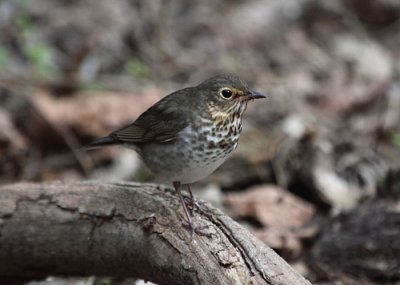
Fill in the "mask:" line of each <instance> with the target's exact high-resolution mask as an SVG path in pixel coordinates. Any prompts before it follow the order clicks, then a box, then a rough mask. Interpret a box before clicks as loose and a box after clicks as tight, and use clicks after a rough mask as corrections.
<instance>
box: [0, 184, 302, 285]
mask: <svg viewBox="0 0 400 285" xmlns="http://www.w3.org/2000/svg"><path fill="white" fill-rule="evenodd" d="M186 198H187V197H186ZM194 216H195V218H194V221H195V222H196V225H197V226H198V227H199V229H200V233H198V234H195V235H193V236H191V233H190V230H188V228H187V227H185V226H184V224H186V223H185V222H183V223H182V220H184V214H183V211H182V209H181V207H180V206H179V204H178V199H177V198H176V196H175V193H174V192H173V191H172V190H171V189H169V188H166V187H164V186H160V185H155V184H135V183H100V182H91V181H89V182H77V183H70V184H68V183H50V184H34V183H19V184H12V185H5V186H2V187H0V276H2V277H3V278H13V277H21V276H23V277H29V278H31V277H33V278H38V277H45V276H48V275H68V276H84V275H99V276H118V277H139V278H143V279H145V280H149V281H153V282H156V283H159V284H282V285H283V284H285V285H292V284H293V285H297V284H299V285H300V284H310V283H309V282H308V281H306V280H305V279H304V278H303V277H302V276H300V275H299V274H298V273H296V272H295V271H294V270H293V269H292V268H291V267H290V266H289V265H288V264H287V263H286V262H285V261H283V259H281V258H280V257H279V256H278V255H277V254H276V253H275V252H274V251H273V250H272V249H270V248H268V247H266V246H265V245H264V244H263V243H262V242H260V241H259V240H257V239H256V238H255V237H254V236H253V235H251V234H250V233H249V232H248V231H247V230H246V229H244V228H243V227H241V226H240V225H239V224H238V223H236V222H234V221H233V220H232V219H230V218H229V217H227V216H225V215H224V214H222V212H221V211H219V210H217V209H215V208H213V207H212V206H210V205H209V204H207V203H205V202H201V201H199V210H197V211H196V212H195V213H194Z"/></svg>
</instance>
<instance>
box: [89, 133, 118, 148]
mask: <svg viewBox="0 0 400 285" xmlns="http://www.w3.org/2000/svg"><path fill="white" fill-rule="evenodd" d="M117 144H121V141H120V140H119V139H118V138H115V137H113V136H106V137H102V138H99V139H96V140H94V141H92V142H91V143H89V144H87V145H85V146H84V147H83V149H84V150H91V149H96V148H101V147H105V146H111V145H117Z"/></svg>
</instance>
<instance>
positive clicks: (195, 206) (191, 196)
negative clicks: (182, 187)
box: [186, 184, 198, 211]
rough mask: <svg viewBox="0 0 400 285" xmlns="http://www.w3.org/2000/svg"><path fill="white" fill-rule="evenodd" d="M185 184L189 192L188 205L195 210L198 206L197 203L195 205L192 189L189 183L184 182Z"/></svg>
mask: <svg viewBox="0 0 400 285" xmlns="http://www.w3.org/2000/svg"><path fill="white" fill-rule="evenodd" d="M186 186H187V190H188V192H189V194H190V206H191V208H192V210H193V211H195V210H196V208H198V205H197V203H196V201H195V200H194V196H193V193H192V189H190V184H186Z"/></svg>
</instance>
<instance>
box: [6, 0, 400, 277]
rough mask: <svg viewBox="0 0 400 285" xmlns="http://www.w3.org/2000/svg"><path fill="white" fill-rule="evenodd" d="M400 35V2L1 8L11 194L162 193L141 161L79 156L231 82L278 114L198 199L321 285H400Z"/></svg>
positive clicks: (73, 1) (103, 154) (14, 1)
mask: <svg viewBox="0 0 400 285" xmlns="http://www.w3.org/2000/svg"><path fill="white" fill-rule="evenodd" d="M399 19H400V1H398V0H330V1H318V0H286V1H279V0H252V1H244V0H235V1H227V0H217V1H211V0H208V1H201V2H200V1H183V0H170V1H167V0H157V1H129V0H114V1H107V0H85V1H83V0H41V1H38V0H1V1H0V183H1V184H5V183H13V182H18V181H40V182H42V181H45V182H47V181H54V180H63V181H76V180H84V179H101V180H106V181H118V180H134V181H140V182H150V181H152V176H151V173H149V172H148V171H147V170H146V169H145V168H144V167H143V165H142V164H141V162H140V160H139V158H138V157H137V155H136V153H135V152H133V151H130V150H124V149H122V148H118V147H113V148H108V149H104V150H99V151H91V152H82V151H80V150H79V148H80V147H81V146H83V145H85V144H86V143H88V142H89V141H91V140H92V139H94V138H97V137H100V136H104V135H106V134H108V133H109V132H110V131H112V130H115V129H117V128H120V127H122V126H124V125H126V124H129V123H131V122H132V121H134V120H135V119H136V118H137V117H138V116H139V115H140V114H141V113H142V112H143V111H144V110H146V109H147V108H148V107H150V106H151V105H152V104H153V103H155V102H156V101H158V100H159V99H160V98H162V97H163V96H165V95H166V94H168V93H170V92H172V91H175V90H177V89H181V88H183V87H186V86H191V85H196V84H198V83H200V82H201V81H203V80H205V79H207V78H209V77H211V76H213V75H215V74H219V73H233V74H236V75H238V76H240V77H242V78H243V79H245V80H246V81H248V82H249V84H250V85H251V86H252V87H253V88H254V89H255V90H257V91H260V92H262V93H265V94H268V99H267V100H263V101H261V100H260V101H257V103H254V102H253V103H250V104H249V108H248V110H247V112H246V114H245V121H244V131H243V134H242V137H241V141H240V143H239V147H238V149H237V150H236V152H235V153H234V154H233V155H232V156H231V158H230V159H229V160H228V161H227V162H226V163H225V164H224V165H223V166H222V167H220V169H218V170H217V171H216V172H215V173H214V174H213V175H211V176H210V177H208V178H207V179H204V180H203V181H200V182H198V183H197V184H195V185H193V189H194V190H195V191H196V195H197V196H198V197H201V198H202V199H206V200H208V201H210V202H212V203H213V204H215V205H216V206H218V207H219V208H221V209H223V211H224V212H225V213H227V214H228V215H230V216H231V217H233V218H234V219H236V220H237V221H239V222H240V223H241V224H243V225H244V226H246V227H248V228H249V229H250V230H251V231H252V232H253V233H254V234H255V235H257V236H258V237H259V238H260V239H261V240H263V241H264V242H265V243H266V244H268V245H269V246H271V247H272V248H273V249H275V250H276V251H277V252H278V253H279V254H280V255H281V256H282V257H284V258H285V259H286V260H287V261H288V262H289V263H291V264H292V266H294V267H295V268H296V269H297V270H298V271H299V272H300V273H301V274H303V275H304V276H305V277H307V278H309V279H310V280H311V281H313V282H315V283H316V284H399V282H400V238H399V237H400V21H399ZM93 280H95V279H86V281H82V280H81V281H79V282H86V283H84V284H92V283H93V282H94V281H93ZM71 282H72V281H71ZM76 282H78V281H76ZM107 282H110V283H107V284H117V282H120V281H115V282H114V281H112V280H108V281H107ZM124 282H128V281H124ZM131 282H132V284H133V282H134V281H133V280H131ZM69 284H72V283H69ZM73 284H75V283H73ZM76 284H78V283H76ZM127 284H128V283H127Z"/></svg>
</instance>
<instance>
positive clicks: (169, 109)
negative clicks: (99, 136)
mask: <svg viewBox="0 0 400 285" xmlns="http://www.w3.org/2000/svg"><path fill="white" fill-rule="evenodd" d="M168 97H169V96H167V97H166V98H164V99H165V100H164V99H163V100H161V101H160V102H158V103H157V104H156V105H154V106H153V107H151V108H150V109H148V110H147V111H146V112H144V113H143V114H142V115H141V116H140V117H139V118H138V119H137V120H136V121H135V122H133V123H132V124H131V125H129V126H127V127H125V128H122V129H120V130H118V131H115V132H113V133H112V134H111V135H112V136H114V137H117V138H118V139H119V140H120V141H121V142H122V143H144V142H151V141H158V142H167V141H172V140H174V139H175V138H176V135H177V134H178V133H179V132H180V131H181V130H183V129H184V128H186V127H187V126H188V125H189V117H188V114H187V113H186V112H185V110H186V108H185V107H182V105H181V104H178V102H177V103H175V102H171V100H168V99H170V98H168ZM175 99H176V98H175Z"/></svg>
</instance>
